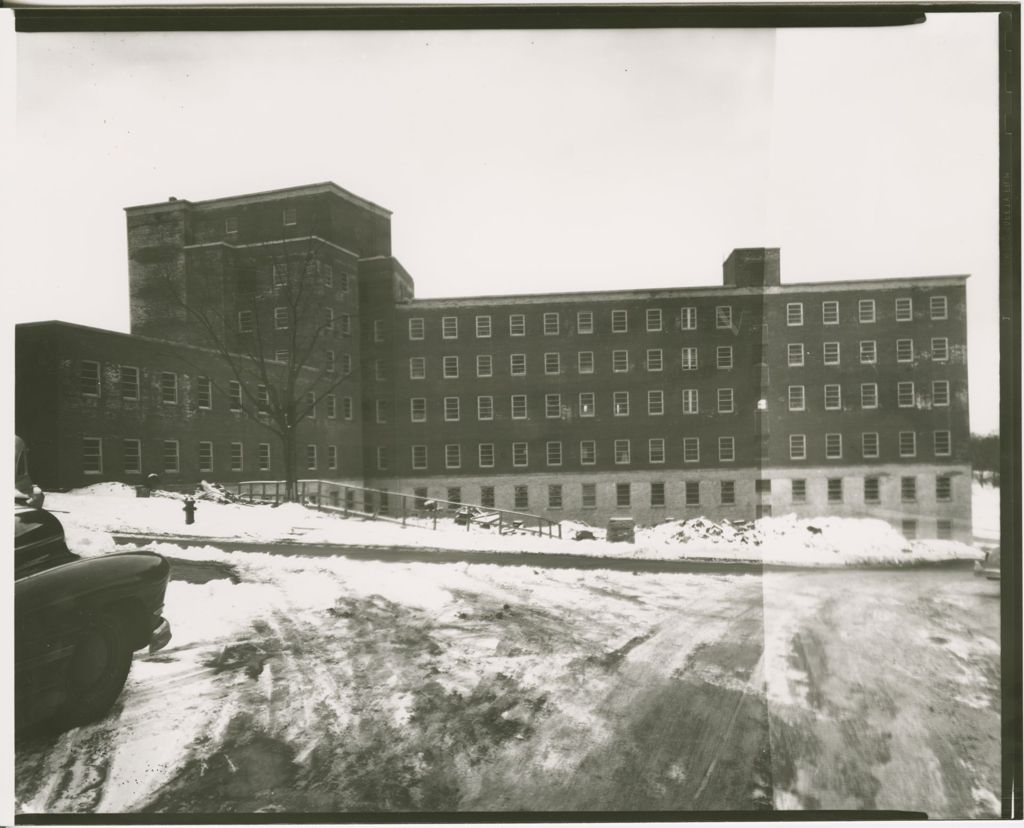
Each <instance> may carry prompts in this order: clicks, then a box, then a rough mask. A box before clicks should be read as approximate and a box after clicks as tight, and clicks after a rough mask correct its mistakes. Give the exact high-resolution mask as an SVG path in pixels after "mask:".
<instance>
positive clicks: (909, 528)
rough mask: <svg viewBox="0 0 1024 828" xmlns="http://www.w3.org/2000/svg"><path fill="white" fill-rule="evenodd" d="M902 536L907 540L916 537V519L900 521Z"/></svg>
mask: <svg viewBox="0 0 1024 828" xmlns="http://www.w3.org/2000/svg"><path fill="white" fill-rule="evenodd" d="M902 529H903V537H905V538H906V539H907V540H914V538H916V537H917V521H916V520H909V519H908V520H904V521H903V522H902Z"/></svg>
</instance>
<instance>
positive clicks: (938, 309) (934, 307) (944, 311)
mask: <svg viewBox="0 0 1024 828" xmlns="http://www.w3.org/2000/svg"><path fill="white" fill-rule="evenodd" d="M928 312H929V314H930V316H931V318H932V319H946V318H947V317H948V316H949V303H948V302H947V301H946V297H945V296H932V297H931V298H930V299H929V300H928Z"/></svg>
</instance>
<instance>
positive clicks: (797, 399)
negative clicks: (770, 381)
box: [788, 385, 807, 411]
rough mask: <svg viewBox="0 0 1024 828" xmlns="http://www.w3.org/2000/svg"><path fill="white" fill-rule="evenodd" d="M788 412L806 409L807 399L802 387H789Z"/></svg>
mask: <svg viewBox="0 0 1024 828" xmlns="http://www.w3.org/2000/svg"><path fill="white" fill-rule="evenodd" d="M788 390H789V410H790V411H803V410H804V409H805V408H806V407H807V398H806V395H805V394H804V386H802V385H791V386H789V389H788Z"/></svg>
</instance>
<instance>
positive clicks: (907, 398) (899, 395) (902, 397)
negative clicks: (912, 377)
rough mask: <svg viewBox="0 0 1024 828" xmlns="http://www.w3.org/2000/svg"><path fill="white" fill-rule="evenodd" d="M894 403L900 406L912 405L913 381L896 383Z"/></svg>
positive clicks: (911, 406)
mask: <svg viewBox="0 0 1024 828" xmlns="http://www.w3.org/2000/svg"><path fill="white" fill-rule="evenodd" d="M896 405H898V406H899V407H900V408H913V407H914V383H912V382H898V383H896Z"/></svg>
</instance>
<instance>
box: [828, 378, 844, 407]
mask: <svg viewBox="0 0 1024 828" xmlns="http://www.w3.org/2000/svg"><path fill="white" fill-rule="evenodd" d="M842 407H843V395H842V387H841V386H839V385H836V384H832V383H829V384H828V385H826V386H825V410H826V411H837V410H838V409H840V408H842Z"/></svg>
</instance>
